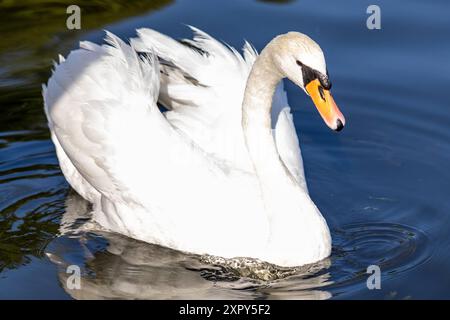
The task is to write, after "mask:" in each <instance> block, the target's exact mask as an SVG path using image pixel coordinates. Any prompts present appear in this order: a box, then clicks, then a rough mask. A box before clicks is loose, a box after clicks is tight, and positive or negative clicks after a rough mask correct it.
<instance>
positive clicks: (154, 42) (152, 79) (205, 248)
mask: <svg viewBox="0 0 450 320" xmlns="http://www.w3.org/2000/svg"><path fill="white" fill-rule="evenodd" d="M195 32H196V38H194V40H191V41H190V46H186V45H185V44H182V43H179V42H176V41H175V40H173V39H171V38H168V37H165V36H163V35H161V34H159V33H157V32H156V31H153V30H148V29H144V30H140V31H139V36H140V37H139V39H133V40H132V46H129V45H127V44H125V43H124V42H122V41H121V40H119V39H118V38H116V37H115V36H113V35H111V34H108V37H107V41H108V42H109V45H104V46H98V45H95V44H92V43H88V42H83V43H82V44H81V49H79V50H76V51H73V52H71V53H70V55H69V56H68V58H67V60H64V59H63V58H61V59H60V64H59V65H56V67H55V72H54V74H53V75H52V77H51V78H50V80H49V82H48V86H47V87H44V90H43V95H44V100H45V109H46V114H47V117H48V120H49V127H50V130H51V135H52V140H53V142H54V144H55V146H56V152H57V156H58V159H59V162H60V165H61V168H62V171H63V173H64V175H65V177H66V179H67V180H68V182H69V183H70V185H71V186H72V187H73V188H74V189H75V190H76V191H77V192H78V193H79V194H80V195H81V196H83V197H84V198H85V199H87V200H89V201H90V202H92V203H93V205H94V219H95V220H96V222H98V223H99V224H100V225H102V226H103V227H105V228H107V229H109V230H111V231H115V232H119V233H122V234H125V235H127V236H130V237H133V238H137V239H140V240H144V241H147V242H150V243H156V244H160V245H163V246H167V247H170V248H174V249H178V250H181V251H186V252H192V253H199V254H203V253H208V254H212V255H218V256H223V257H226V258H228V257H238V256H245V257H253V258H259V259H262V260H265V261H268V262H271V263H274V264H278V265H283V266H294V265H302V264H306V263H312V262H315V261H318V260H321V259H323V258H325V257H327V256H328V255H329V254H330V250H331V237H330V233H329V230H328V227H327V224H326V222H325V220H324V218H323V217H322V215H321V214H320V212H319V210H318V209H317V207H316V206H315V205H314V203H313V202H312V200H311V199H310V197H309V195H308V190H307V187H306V182H305V176H304V171H303V164H302V159H301V154H300V148H299V144H298V139H297V135H296V132H295V127H294V124H293V121H292V116H291V114H290V108H289V106H288V103H287V98H286V93H285V92H284V90H283V86H282V82H280V81H281V80H282V78H283V77H284V76H286V75H287V74H288V75H289V78H290V79H291V80H293V81H294V82H295V83H297V84H298V85H299V86H301V87H302V88H304V87H305V85H306V84H307V83H303V82H304V80H305V79H303V78H304V77H305V72H303V78H302V71H301V69H300V67H299V66H296V67H297V68H299V70H298V77H297V75H294V74H292V72H291V74H289V68H292V66H291V65H290V63H291V62H287V60H286V59H287V58H286V54H287V53H289V54H292V51H294V53H295V54H299V55H302V59H303V60H302V64H303V65H305V66H309V67H310V70H314V71H317V72H318V73H319V74H322V75H325V74H326V67H325V60H324V58H323V54H322V52H321V50H320V48H319V47H318V46H317V44H315V43H314V42H313V41H312V40H311V39H309V38H308V37H306V36H304V35H301V34H299V33H289V34H286V35H283V36H279V37H277V38H275V39H274V40H273V41H272V42H271V43H270V44H269V45H268V46H267V47H266V48H265V49H264V50H263V51H262V52H261V55H260V56H257V54H256V53H255V51H254V50H253V49H252V47H251V46H250V45H248V44H246V45H245V47H244V57H242V56H241V55H240V54H239V53H237V52H236V51H235V50H234V49H230V48H228V47H226V46H224V45H223V44H221V43H219V42H217V41H216V40H214V39H212V38H211V37H209V36H208V35H206V34H204V33H202V32H201V31H199V30H196V29H195ZM293 43H294V44H296V45H297V46H298V47H295V48H292V47H290V46H292V45H293ZM192 46H193V47H195V48H192ZM136 51H139V52H145V53H146V56H147V57H140V56H138V54H137V53H136ZM155 55H157V56H158V57H159V59H160V61H162V64H161V65H160V64H159V63H158V59H157V58H155ZM289 59H290V57H289ZM293 63H294V65H295V59H293ZM297 63H299V62H297ZM306 68H307V67H303V70H306ZM160 70H161V73H160ZM311 80H312V79H311ZM322 80H323V79H322ZM308 92H309V91H308ZM327 92H328V91H327ZM157 101H159V102H160V103H161V104H163V105H164V106H165V107H166V108H167V109H169V111H167V112H164V113H162V112H161V111H160V110H159V108H158V106H157V105H156V102H157ZM324 101H325V100H324ZM338 116H339V115H338ZM323 117H324V119H325V120H326V121H331V120H330V119H331V118H329V117H328V116H327V117H328V118H326V117H325V116H324V115H323ZM342 119H343V118H342ZM342 121H343V120H342ZM341 124H342V122H341ZM333 125H334V123H333V124H332V125H330V126H333ZM338 127H339V126H338Z"/></svg>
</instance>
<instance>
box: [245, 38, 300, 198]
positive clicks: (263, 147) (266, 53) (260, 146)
mask: <svg viewBox="0 0 450 320" xmlns="http://www.w3.org/2000/svg"><path fill="white" fill-rule="evenodd" d="M270 49H271V48H270V47H266V48H265V49H264V50H263V51H262V52H261V55H260V56H259V57H258V59H257V60H256V61H255V63H254V65H253V68H252V70H251V72H250V75H249V78H248V80H247V86H246V89H245V94H244V100H243V105H242V127H243V130H244V136H245V141H246V144H247V149H248V151H249V154H250V158H251V160H252V162H253V166H254V169H255V171H256V174H257V175H258V178H259V181H260V184H261V186H262V188H263V190H262V191H263V193H269V192H270V193H269V194H264V197H265V200H267V202H268V203H267V205H270V206H272V205H273V206H279V204H277V203H276V202H277V201H281V202H285V200H286V197H287V195H284V196H283V195H280V196H281V197H282V199H276V196H277V194H278V192H275V191H276V190H280V189H281V190H283V192H286V191H289V192H294V193H304V191H303V190H301V188H300V187H299V186H298V185H297V183H296V182H295V179H294V178H293V177H292V175H291V174H290V173H289V171H288V169H287V168H286V166H285V165H284V163H283V162H282V160H281V159H280V156H279V153H278V150H277V147H276V144H275V141H274V138H273V134H272V123H271V122H272V120H271V109H272V99H273V95H274V93H275V89H276V86H277V85H278V83H279V82H280V81H281V80H282V78H283V76H282V74H281V73H280V72H279V71H278V69H277V68H276V66H275V65H274V63H273V62H272V59H271V55H270ZM267 189H275V190H267ZM272 191H274V192H272ZM269 202H275V203H272V204H270V203H269Z"/></svg>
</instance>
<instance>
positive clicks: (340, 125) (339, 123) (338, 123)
mask: <svg viewBox="0 0 450 320" xmlns="http://www.w3.org/2000/svg"><path fill="white" fill-rule="evenodd" d="M343 128H344V124H343V123H342V121H341V119H337V121H336V129H335V131H341V130H342V129H343Z"/></svg>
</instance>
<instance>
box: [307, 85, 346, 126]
mask: <svg viewBox="0 0 450 320" xmlns="http://www.w3.org/2000/svg"><path fill="white" fill-rule="evenodd" d="M306 91H307V92H308V94H309V95H310V96H311V99H312V101H313V102H314V104H315V106H316V108H317V110H319V113H320V115H321V116H322V119H323V121H325V123H326V124H327V126H329V127H330V128H331V129H333V130H335V131H340V130H342V128H344V126H345V118H344V116H343V114H342V113H341V111H340V110H339V108H338V106H337V105H336V103H335V102H334V99H333V97H332V96H331V93H330V91H329V90H325V89H324V88H323V87H322V85H321V84H320V82H319V80H318V79H315V80H313V81H311V82H310V83H308V84H307V85H306Z"/></svg>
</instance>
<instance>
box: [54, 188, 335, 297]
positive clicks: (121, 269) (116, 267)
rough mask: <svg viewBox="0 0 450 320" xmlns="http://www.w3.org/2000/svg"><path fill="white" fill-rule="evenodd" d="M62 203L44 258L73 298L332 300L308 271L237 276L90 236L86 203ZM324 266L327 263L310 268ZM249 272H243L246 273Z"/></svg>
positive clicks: (324, 280)
mask: <svg viewBox="0 0 450 320" xmlns="http://www.w3.org/2000/svg"><path fill="white" fill-rule="evenodd" d="M66 204H67V210H66V213H65V214H64V216H63V218H62V223H61V233H62V236H61V237H59V238H57V239H55V240H54V241H53V242H52V243H51V244H50V245H49V246H48V248H47V255H48V257H49V258H50V260H51V261H52V262H54V263H55V264H57V265H58V267H59V268H58V269H59V270H58V276H59V279H60V281H61V284H62V286H63V287H64V289H65V290H66V292H67V293H68V294H70V295H71V296H72V297H73V298H75V299H114V298H121V299H183V298H184V299H194V298H195V299H214V298H216V299H255V298H270V299H278V298H280V299H327V298H329V297H330V296H331V294H330V293H328V292H326V291H321V290H320V289H313V288H320V287H321V286H324V285H327V284H329V282H328V278H329V274H327V273H325V274H321V275H319V276H313V277H307V276H308V275H311V270H308V269H306V268H303V270H295V271H294V270H293V269H288V268H285V269H280V270H279V272H280V273H284V274H286V273H293V274H292V275H290V276H288V277H285V278H282V279H278V280H271V281H263V280H256V279H251V278H248V277H241V276H240V275H239V271H237V269H233V268H230V267H229V266H224V265H222V266H220V265H218V264H215V265H212V264H207V260H208V261H209V262H211V257H206V258H205V257H199V256H195V255H187V254H184V253H181V252H179V251H175V250H171V249H168V248H163V247H160V246H157V245H152V244H148V243H144V242H140V241H137V240H134V239H131V238H127V237H124V236H122V235H119V234H112V233H108V232H103V231H98V230H97V231H95V233H93V232H90V231H94V228H95V227H96V226H94V225H91V222H89V214H90V212H89V204H88V203H87V202H86V201H85V200H83V199H82V198H81V197H79V196H78V195H76V194H75V193H72V194H70V195H69V196H68V198H67V201H66ZM222 262H224V263H225V264H226V263H227V262H226V261H222ZM235 262H236V261H234V263H235ZM73 264H74V265H78V266H79V267H80V268H81V277H82V278H81V288H80V289H69V288H68V287H67V279H68V277H69V276H70V275H71V274H70V273H66V269H67V266H69V265H73ZM326 264H327V260H325V262H322V263H321V264H320V265H314V268H315V269H317V268H320V267H323V266H325V267H326V266H327V265H326ZM247 265H248V266H250V264H247ZM265 267H266V268H267V272H272V274H273V272H274V269H273V266H271V265H268V264H265ZM252 268H253V267H251V266H250V267H247V268H244V269H245V270H246V271H245V272H246V273H247V274H249V270H250V269H252ZM271 268H272V269H271ZM250 271H255V272H254V274H253V275H255V274H263V273H264V270H261V269H260V270H256V269H252V270H250ZM256 271H257V272H256ZM315 271H317V270H313V272H315Z"/></svg>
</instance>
